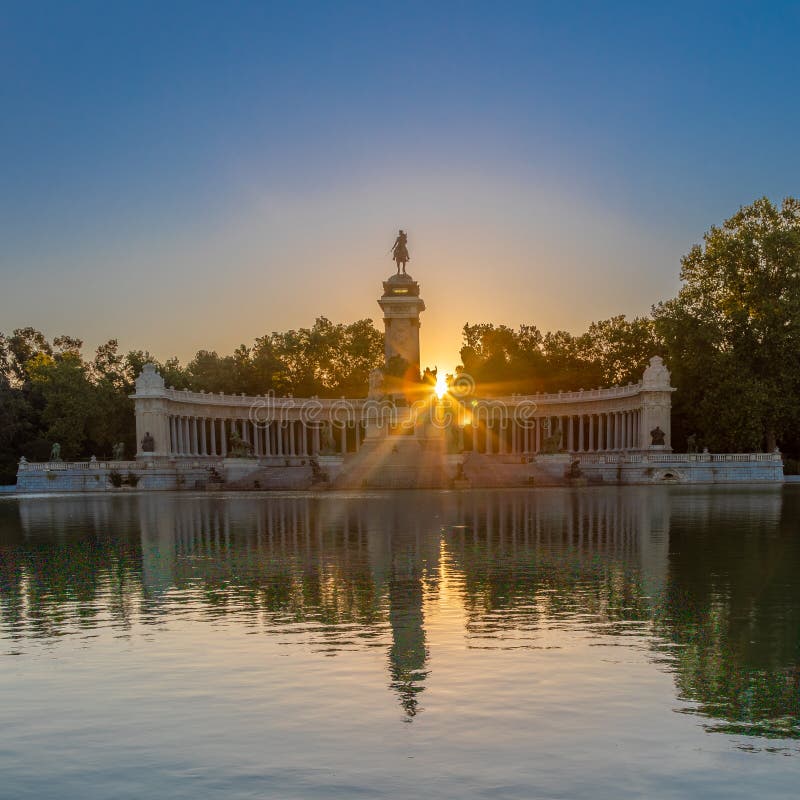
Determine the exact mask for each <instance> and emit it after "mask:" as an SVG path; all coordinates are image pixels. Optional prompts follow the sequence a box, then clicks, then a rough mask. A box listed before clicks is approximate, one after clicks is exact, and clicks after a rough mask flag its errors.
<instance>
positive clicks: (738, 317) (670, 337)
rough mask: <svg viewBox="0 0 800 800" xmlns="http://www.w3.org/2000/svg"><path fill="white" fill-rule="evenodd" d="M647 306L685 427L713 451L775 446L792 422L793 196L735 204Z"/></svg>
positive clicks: (798, 338) (796, 260)
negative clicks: (671, 289)
mask: <svg viewBox="0 0 800 800" xmlns="http://www.w3.org/2000/svg"><path fill="white" fill-rule="evenodd" d="M681 279H682V281H683V286H682V287H681V290H680V292H679V294H678V296H677V297H676V298H675V299H673V300H670V301H669V302H666V303H660V304H659V305H657V306H656V307H655V308H654V310H653V316H654V319H655V324H656V330H657V332H658V334H659V336H660V337H661V338H662V339H663V341H664V342H665V345H666V348H667V354H668V359H669V364H670V366H671V368H672V370H673V375H674V380H675V383H676V385H677V387H678V388H679V389H680V391H679V392H678V393H677V398H676V400H677V404H676V410H677V412H678V413H679V415H680V416H681V417H682V418H683V419H684V421H685V425H686V429H687V431H688V430H690V429H691V430H692V431H697V432H698V433H699V434H700V438H701V440H702V441H703V442H704V443H705V444H706V445H707V446H708V447H709V448H710V449H712V450H729V451H730V450H750V449H757V448H758V447H760V446H766V447H767V448H768V449H770V450H771V449H773V448H774V447H775V444H776V442H780V443H784V444H786V443H788V442H789V441H790V440H795V441H796V439H797V431H798V428H799V427H800V406H798V402H797V397H798V390H800V200H796V199H793V198H788V199H786V200H784V202H783V204H782V206H781V207H780V208H778V207H776V206H775V205H773V204H772V203H771V202H770V201H769V200H768V199H767V198H762V199H760V200H757V201H756V202H755V203H753V204H752V205H750V206H746V207H744V208H741V209H740V210H739V211H738V212H737V213H736V214H734V216H732V217H731V218H730V219H729V220H726V221H725V222H724V223H723V224H722V226H721V227H716V226H715V227H712V228H711V230H710V231H709V232H708V233H707V234H706V235H705V237H704V242H703V245H702V246H701V245H696V246H695V247H693V248H692V249H691V251H690V252H689V253H688V254H687V255H686V256H685V257H684V258H683V260H682V269H681Z"/></svg>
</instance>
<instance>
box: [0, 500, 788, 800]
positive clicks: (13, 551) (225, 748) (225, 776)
mask: <svg viewBox="0 0 800 800" xmlns="http://www.w3.org/2000/svg"><path fill="white" fill-rule="evenodd" d="M799 522H800V486H798V487H794V486H793V487H785V488H783V489H780V488H763V489H757V488H753V489H742V488H732V489H724V488H719V489H713V490H712V489H703V488H683V487H653V488H598V489H594V488H586V489H578V490H569V489H553V490H529V491H496V492H474V493H472V492H421V493H413V492H408V493H405V492H403V493H394V494H377V493H376V494H347V495H345V494H323V495H293V494H283V495H277V494H244V495H195V494H190V493H185V494H174V495H172V494H150V495H148V494H129V495H115V496H105V495H102V496H101V495H98V496H83V497H68V496H62V497H31V498H8V497H5V498H0V702H1V705H0V713H1V714H2V725H0V796H2V797H3V798H14V799H15V800H22V798H37V800H42V799H44V798H59V800H63V798H104V799H105V798H112V797H113V798H136V799H137V800H140V799H141V798H202V797H211V796H218V797H225V798H254V797H270V798H272V797H274V798H317V797H318V798H330V797H338V798H358V797H365V798H367V797H369V798H372V797H391V798H416V797H421V798H459V799H460V800H461V799H463V798H472V797H487V798H533V797H536V798H548V797H554V798H556V797H557V798H614V800H617V799H618V798H627V797H645V796H646V797H650V798H652V797H669V798H686V797H703V798H717V797H718V798H731V797H742V798H745V797H746V798H752V797H755V796H757V797H789V796H796V795H797V791H798V785H799V784H800V535H798V527H800V526H799V525H798V523H799Z"/></svg>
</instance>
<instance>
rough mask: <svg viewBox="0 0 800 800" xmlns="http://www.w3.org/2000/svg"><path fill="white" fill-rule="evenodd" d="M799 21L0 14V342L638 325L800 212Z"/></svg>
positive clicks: (279, 9)
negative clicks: (404, 235)
mask: <svg viewBox="0 0 800 800" xmlns="http://www.w3.org/2000/svg"><path fill="white" fill-rule="evenodd" d="M798 41H800V4H797V3H794V4H790V3H786V4H783V3H725V4H722V3H720V4H715V3H714V4H712V3H694V4H685V5H681V4H672V3H670V4H663V3H662V4H643V3H630V4H626V3H625V4H623V3H610V2H606V3H535V2H526V3H513V2H504V3H499V2H491V3H490V2H486V3H431V2H428V3H403V4H400V3H381V2H369V3H336V4H334V3H310V2H306V3H255V2H252V3H246V2H238V3H236V2H231V3H202V2H187V3H179V2H157V3H156V2H152V3H146V2H139V3H122V2H114V3H108V2H102V3H101V2H98V3H89V2H76V3H66V2H60V3H45V2H39V3H37V2H25V3H8V2H1V1H0V103H2V106H1V107H2V115H1V116H0V330H5V331H9V330H10V329H12V328H14V327H17V326H21V325H26V324H32V325H35V326H37V327H40V328H42V329H43V330H45V332H47V333H48V334H50V335H55V334H58V333H71V334H73V335H77V336H81V337H83V338H84V339H85V340H86V343H87V346H88V348H92V347H94V346H95V345H96V344H98V343H99V342H100V341H103V340H105V339H107V338H109V337H111V336H118V337H119V339H120V342H121V345H122V346H123V347H126V348H127V347H141V348H146V349H150V350H151V351H153V352H154V353H156V354H157V355H159V356H161V357H166V356H168V355H171V354H178V355H179V356H181V357H182V358H187V357H189V356H190V355H191V354H192V353H193V352H194V351H195V350H197V349H199V348H201V347H202V348H208V349H217V350H220V351H230V350H231V349H232V348H233V347H235V346H236V345H237V344H239V343H240V342H246V343H249V342H250V341H251V340H252V339H253V338H254V337H255V336H258V335H261V334H263V333H265V332H268V331H270V330H276V329H277V330H281V329H285V328H288V327H297V326H301V325H309V324H311V323H312V322H313V319H314V317H315V316H317V315H322V314H324V315H326V316H328V317H330V318H331V319H334V320H336V321H349V320H352V319H356V318H360V317H364V316H371V317H373V318H374V319H376V320H378V318H379V309H378V307H377V305H376V303H375V299H376V297H377V295H378V294H379V290H380V281H381V280H382V279H383V278H385V277H386V275H388V274H389V272H391V271H392V268H393V265H392V264H391V261H390V259H389V256H388V254H387V251H388V249H389V247H390V245H391V243H392V240H393V237H394V234H395V231H396V229H397V228H398V227H403V228H405V229H406V230H408V231H409V239H410V249H411V255H412V261H411V263H410V265H409V271H410V272H411V273H412V274H413V275H414V277H415V278H417V279H418V280H419V281H420V282H421V284H422V289H423V292H422V293H423V297H424V298H425V300H426V303H427V305H428V311H426V312H425V315H424V317H423V329H422V336H423V361H425V362H426V363H430V364H431V365H433V364H439V366H442V367H444V368H451V367H452V365H454V364H455V363H456V361H457V352H458V347H459V343H460V327H461V325H463V323H464V322H467V321H469V322H478V321H494V322H505V323H508V324H513V325H517V324H519V323H521V322H528V323H535V324H538V325H539V326H540V327H542V328H555V327H561V328H567V329H570V330H573V331H578V330H582V329H583V328H584V327H585V326H586V325H587V324H588V323H589V322H590V321H591V320H593V319H600V318H605V317H608V316H611V315H612V314H615V313H627V314H629V315H631V314H640V313H645V312H647V310H648V309H649V307H650V305H651V304H652V303H654V302H656V301H658V300H660V299H665V298H666V297H669V296H670V295H671V294H673V293H674V292H675V291H676V289H677V286H678V270H679V262H680V256H681V255H682V254H683V253H685V252H686V251H687V250H688V249H689V247H690V246H691V245H692V244H693V243H695V242H697V241H699V240H700V238H701V237H702V234H703V232H704V231H705V230H706V229H707V228H708V227H709V226H710V225H712V224H714V223H717V222H721V221H722V220H723V219H724V218H725V217H727V216H729V215H730V214H732V213H733V212H734V211H735V210H736V209H737V208H738V207H739V206H740V205H742V204H745V203H749V202H751V201H752V200H753V199H755V198H756V197H759V196H761V195H765V194H766V195H768V196H770V197H772V198H773V199H775V200H780V199H781V198H782V197H784V196H786V195H789V194H792V195H797V194H798V193H800V148H798V144H797V140H798V139H797V132H798V129H799V126H798V123H800V104H798V103H797V86H798V78H799V77H800V62H799V61H798V59H797V42H798Z"/></svg>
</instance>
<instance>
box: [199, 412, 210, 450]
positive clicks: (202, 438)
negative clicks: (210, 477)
mask: <svg viewBox="0 0 800 800" xmlns="http://www.w3.org/2000/svg"><path fill="white" fill-rule="evenodd" d="M200 455H201V456H207V455H208V447H207V443H206V418H205V417H201V418H200Z"/></svg>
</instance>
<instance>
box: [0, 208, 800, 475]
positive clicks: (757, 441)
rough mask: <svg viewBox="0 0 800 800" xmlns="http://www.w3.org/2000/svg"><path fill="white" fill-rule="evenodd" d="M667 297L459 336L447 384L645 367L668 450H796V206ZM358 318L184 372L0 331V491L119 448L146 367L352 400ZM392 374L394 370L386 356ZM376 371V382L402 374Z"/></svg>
mask: <svg viewBox="0 0 800 800" xmlns="http://www.w3.org/2000/svg"><path fill="white" fill-rule="evenodd" d="M680 276H681V282H682V285H681V288H680V291H679V292H678V295H677V297H675V298H673V299H672V300H668V301H666V302H662V303H658V304H657V305H655V306H654V307H653V309H652V314H651V315H650V316H645V317H635V318H633V319H628V318H626V317H625V316H622V315H619V316H615V317H611V318H609V319H605V320H600V321H598V322H593V323H592V324H591V325H589V327H588V329H587V330H586V331H585V332H584V333H580V334H573V333H570V332H567V331H563V330H556V331H549V332H546V333H543V332H542V331H541V330H540V329H539V328H537V327H536V326H535V325H534V324H525V325H521V326H519V327H518V328H516V329H514V328H510V327H508V326H506V325H496V324H491V323H481V324H466V325H464V328H463V347H462V348H461V361H462V364H461V366H460V367H459V368H458V369H459V371H461V372H466V373H469V374H470V375H471V377H472V378H473V380H474V381H475V382H476V385H477V387H478V391H479V393H482V394H484V395H495V396H497V395H503V394H511V393H514V392H517V393H535V392H549V391H558V390H559V389H563V390H573V389H580V388H585V389H589V388H593V387H597V386H611V385H614V384H625V383H628V382H632V381H633V382H635V381H638V380H639V379H640V378H641V376H642V373H643V372H644V369H645V367H646V366H647V362H648V360H649V359H650V357H651V356H653V355H655V354H659V355H662V356H664V357H665V358H666V360H667V364H668V366H669V368H670V370H671V371H672V382H673V385H674V386H675V387H676V388H677V390H678V391H677V392H676V393H675V396H674V404H673V437H672V439H673V444H674V446H676V447H677V448H682V447H683V446H684V445H685V440H686V437H687V436H688V435H689V434H694V435H695V437H696V439H697V441H698V443H699V444H700V445H701V446H707V447H708V448H709V449H711V450H712V451H727V452H735V451H748V450H757V449H761V448H768V449H772V448H773V447H774V446H775V445H776V444H777V445H779V446H780V448H781V449H782V450H783V451H784V452H788V453H790V454H794V455H796V454H797V453H798V451H799V450H800V400H799V399H798V398H800V200H797V199H795V198H787V199H786V200H784V201H783V203H782V204H781V205H780V207H778V206H776V205H775V204H773V203H772V202H771V201H770V200H768V199H767V198H761V199H759V200H756V202H754V203H753V204H751V205H749V206H746V207H743V208H741V209H740V210H739V211H738V212H737V213H736V214H734V215H733V216H732V217H731V218H730V219H728V220H726V221H725V222H723V223H722V225H720V226H718V227H717V226H714V227H712V228H711V229H710V230H709V231H708V233H706V235H705V236H704V239H703V242H702V244H698V245H696V246H694V247H692V248H691V250H690V251H689V252H688V253H687V254H686V255H685V256H684V257H683V259H682V261H681V271H680ZM383 346H384V344H383V334H381V333H380V332H379V331H378V330H376V328H375V327H374V325H373V323H372V320H369V319H362V320H358V321H356V322H353V323H351V324H334V323H332V322H331V321H330V320H328V319H327V318H325V317H320V318H318V319H317V320H316V321H315V322H314V324H313V326H312V327H310V328H298V329H297V330H289V331H284V332H272V333H269V334H265V335H264V336H261V337H259V338H257V339H256V340H255V341H254V342H253V344H252V345H251V346H246V345H244V344H242V345H240V346H239V347H238V348H236V350H234V352H233V353H231V354H230V355H219V354H218V353H217V352H215V351H212V350H200V351H198V352H197V354H196V355H195V356H194V358H192V359H191V360H190V361H189V363H188V364H186V365H185V366H184V365H182V364H181V363H180V362H179V361H178V359H177V358H170V359H167V360H166V361H163V362H159V361H158V360H156V359H155V358H153V356H151V355H150V353H148V352H146V351H142V350H133V351H130V352H128V353H124V354H123V353H121V352H119V347H118V343H117V341H116V340H115V339H111V340H109V341H108V342H106V343H105V344H103V345H101V346H100V347H98V348H97V350H96V352H95V354H94V357H93V358H92V359H91V360H88V361H87V360H84V358H83V356H82V348H83V343H82V342H81V340H80V339H77V338H74V337H71V336H57V337H55V338H54V339H53V340H52V341H50V340H48V339H47V337H45V336H44V335H43V334H42V333H41V332H40V331H38V330H36V329H35V328H32V327H26V328H18V329H16V330H14V331H12V332H11V333H10V334H8V335H3V334H2V333H0V482H12V481H13V479H14V477H13V476H14V474H15V472H16V463H17V460H18V459H19V457H20V456H21V455H25V456H26V457H28V458H29V459H37V460H41V459H46V458H47V457H48V455H49V452H50V445H51V443H52V442H54V441H58V442H59V443H60V444H61V447H62V453H63V455H64V458H77V457H87V456H88V455H91V454H95V455H97V456H98V457H102V456H106V455H109V454H110V453H111V449H112V447H113V445H114V444H115V443H116V442H120V441H122V442H124V443H125V445H126V450H127V452H128V453H133V452H134V451H135V446H136V443H135V441H134V419H133V405H132V402H131V400H130V399H129V395H130V394H131V393H132V392H133V388H134V381H135V378H136V376H137V375H138V374H139V373H140V372H141V369H142V366H143V365H144V364H145V363H146V362H148V361H153V362H154V363H155V364H156V366H157V367H158V369H159V371H160V372H161V374H162V375H163V377H164V380H165V382H166V384H167V386H174V387H176V388H179V389H181V388H188V389H193V390H195V391H200V390H205V391H208V392H226V393H240V392H244V393H246V394H252V395H255V394H266V393H267V392H275V393H276V394H279V395H288V394H292V395H294V396H296V397H310V396H314V395H316V396H319V397H340V396H347V397H363V396H365V395H366V393H367V390H368V385H369V372H370V370H372V369H373V368H375V367H377V366H383V365H384V356H383ZM395 362H397V360H396V359H395ZM395 362H392V363H390V364H388V365H386V372H387V377H388V378H390V379H391V378H393V377H395V378H397V377H399V376H401V375H402V374H404V371H405V369H406V368H407V366H408V365H406V364H405V363H399V362H397V363H395Z"/></svg>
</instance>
